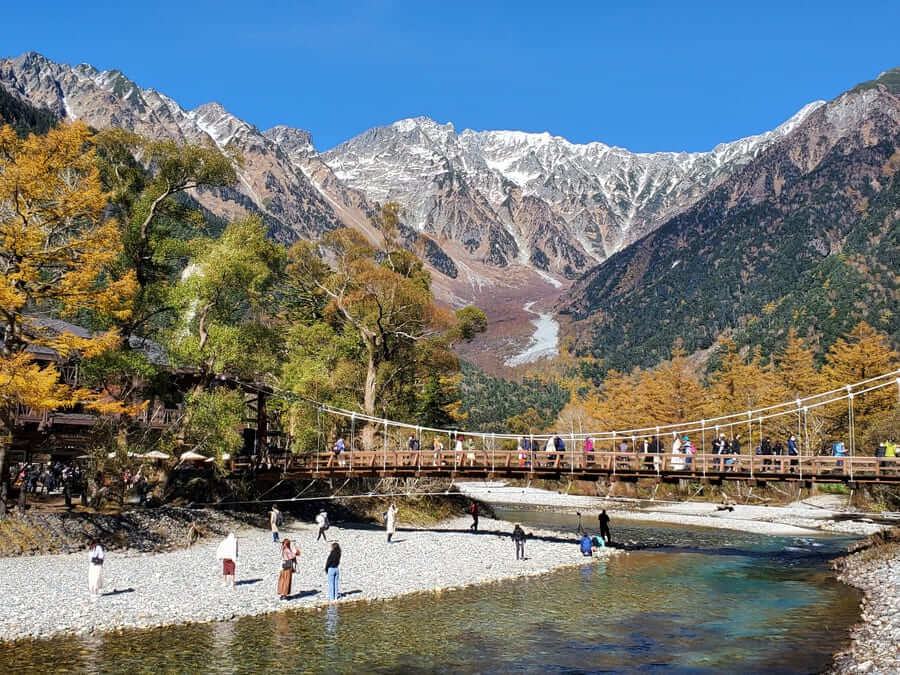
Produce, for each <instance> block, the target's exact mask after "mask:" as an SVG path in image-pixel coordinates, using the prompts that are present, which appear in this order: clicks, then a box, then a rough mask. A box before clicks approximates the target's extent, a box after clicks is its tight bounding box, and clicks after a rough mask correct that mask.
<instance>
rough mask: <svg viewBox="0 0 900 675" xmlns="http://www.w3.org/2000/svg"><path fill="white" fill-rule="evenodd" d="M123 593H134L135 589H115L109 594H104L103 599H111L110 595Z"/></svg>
mask: <svg viewBox="0 0 900 675" xmlns="http://www.w3.org/2000/svg"><path fill="white" fill-rule="evenodd" d="M122 593H134V589H133V588H114V589H113V590H111V591H109V592H108V593H103V597H104V598H106V597H109V596H110V595H122Z"/></svg>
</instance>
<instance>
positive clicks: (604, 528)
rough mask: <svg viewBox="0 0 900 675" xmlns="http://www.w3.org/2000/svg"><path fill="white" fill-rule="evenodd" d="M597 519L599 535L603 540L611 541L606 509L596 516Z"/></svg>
mask: <svg viewBox="0 0 900 675" xmlns="http://www.w3.org/2000/svg"><path fill="white" fill-rule="evenodd" d="M597 520H599V521H600V536H601V537H603V541H605V542H606V543H607V544H609V543H610V542H611V541H612V537H610V534H609V516H608V515H607V514H606V509H603V511H602V512H601V513H600V515H599V516H597Z"/></svg>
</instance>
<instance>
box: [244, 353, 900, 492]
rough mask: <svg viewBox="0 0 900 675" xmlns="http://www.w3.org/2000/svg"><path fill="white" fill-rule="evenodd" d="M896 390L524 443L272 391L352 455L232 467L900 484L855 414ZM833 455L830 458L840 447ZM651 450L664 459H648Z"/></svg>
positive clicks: (848, 391) (287, 472)
mask: <svg viewBox="0 0 900 675" xmlns="http://www.w3.org/2000/svg"><path fill="white" fill-rule="evenodd" d="M892 388H893V389H896V395H897V399H898V401H900V370H895V371H892V372H890V373H885V374H883V375H878V376H876V377H872V378H869V379H867V380H864V381H861V382H857V383H854V384H848V385H845V386H843V387H840V388H838V389H833V390H831V391H827V392H822V393H818V394H814V395H811V396H807V397H804V398H798V399H795V400H793V401H788V402H783V403H779V404H776V405H771V406H766V407H762V408H758V409H751V410H745V411H741V412H738V413H732V414H729V415H723V416H720V417H715V418H712V419H701V420H693V421H690V422H683V423H678V424H663V425H658V426H652V427H643V428H639V429H620V430H614V431H600V432H596V433H584V432H577V433H576V432H575V431H574V430H571V431H570V432H569V433H567V434H546V433H545V434H525V435H522V434H511V433H506V434H496V433H483V432H462V431H458V430H447V429H433V428H428V427H421V426H416V425H412V424H408V423H404V422H398V421H395V420H389V419H385V418H379V417H373V416H368V415H364V414H361V413H359V412H356V411H350V410H345V409H341V408H336V407H333V406H328V405H324V404H320V403H318V402H315V401H310V400H309V399H304V398H302V397H299V396H297V395H296V394H293V393H292V392H287V391H280V390H271V389H270V390H269V392H270V395H273V396H280V397H283V398H285V399H288V400H294V401H301V402H304V403H307V404H310V405H315V406H316V407H317V409H318V410H319V412H320V413H321V415H332V416H336V417H339V418H343V420H344V421H345V422H346V425H345V426H346V427H347V429H348V431H349V450H347V451H344V452H340V453H338V452H334V451H330V452H315V453H309V454H294V453H291V452H283V453H281V454H279V455H275V456H269V457H266V458H263V457H256V458H247V457H241V458H237V459H236V460H235V461H233V462H232V471H233V472H234V473H238V474H245V473H251V474H253V475H255V476H257V477H259V478H260V479H267V478H268V479H279V478H280V479H283V480H294V479H298V480H302V479H329V478H337V479H340V478H388V477H395V478H397V477H414V478H426V477H434V478H449V479H487V480H491V479H495V478H519V479H524V480H533V479H555V480H560V479H566V478H568V479H571V480H586V481H597V480H609V481H636V480H638V479H652V480H656V481H659V482H675V481H679V480H693V481H700V482H709V483H721V482H722V481H734V480H740V481H756V482H757V483H760V484H761V483H765V482H768V481H788V482H804V483H806V484H812V483H847V484H851V485H853V484H857V483H859V484H900V458H898V457H891V456H875V453H874V448H872V449H867V450H865V451H862V450H861V449H860V448H858V447H857V438H856V436H857V433H856V425H855V407H856V406H857V405H859V402H860V401H862V400H865V397H866V396H867V395H872V394H873V392H879V391H881V392H882V394H881V395H882V397H884V396H885V392H888V393H890V392H892ZM826 406H828V408H827V414H828V415H830V416H832V417H833V416H835V415H837V414H841V415H843V416H844V420H845V427H846V434H844V438H845V440H846V444H844V443H843V441H841V442H840V444H839V445H838V447H839V448H840V451H839V452H834V454H824V453H823V450H822V449H821V448H820V449H819V450H818V451H814V449H813V447H812V446H813V444H814V442H813V440H812V436H811V434H810V430H809V421H810V416H811V414H812V413H813V412H814V411H816V410H818V409H823V408H825V407H826ZM363 425H368V426H369V427H370V428H373V429H375V430H377V437H375V444H376V447H375V448H367V449H365V450H360V449H358V448H357V446H358V444H357V438H356V437H357V435H358V433H359V430H360V429H361V427H362V426H363ZM767 426H768V428H769V430H770V431H769V433H770V434H772V435H776V437H777V434H783V435H785V436H787V435H788V434H790V435H794V436H795V438H796V446H797V454H757V453H756V448H757V446H758V445H760V444H761V443H762V440H763V438H764V437H765V436H766V430H765V429H766V427H767ZM896 431H897V430H896V428H894V429H893V431H892V437H891V438H885V439H884V440H885V441H894V440H896ZM776 432H777V434H776ZM722 434H724V435H725V436H726V438H727V439H729V440H732V439H734V438H736V437H738V438H741V440H740V444H741V447H742V449H743V453H742V454H735V453H730V454H729V453H714V452H712V448H713V445H712V442H713V440H714V439H716V438H719V436H720V435H722ZM319 435H320V445H324V446H325V447H328V446H329V445H330V443H328V442H325V441H322V440H321V437H322V435H323V434H322V432H321V429H320V434H319ZM685 436H688V437H689V438H690V439H692V440H693V448H694V452H680V451H677V446H676V451H674V452H673V451H669V450H666V449H665V448H668V447H670V446H669V443H668V440H669V439H670V438H671V439H675V438H678V439H680V438H683V437H685ZM410 440H414V443H411V442H409V441H410ZM445 441H446V445H445ZM560 442H561V443H560ZM623 442H624V443H623ZM826 447H827V451H828V452H829V453H831V452H832V446H831V445H828V446H826ZM601 448H605V449H601ZM648 448H653V449H655V450H657V452H648V451H647V449H648Z"/></svg>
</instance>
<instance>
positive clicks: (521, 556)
mask: <svg viewBox="0 0 900 675" xmlns="http://www.w3.org/2000/svg"><path fill="white" fill-rule="evenodd" d="M512 538H513V541H514V542H515V543H516V560H525V530H523V529H522V526H521V525H519V524H518V523H516V526H515V527H514V528H513V531H512Z"/></svg>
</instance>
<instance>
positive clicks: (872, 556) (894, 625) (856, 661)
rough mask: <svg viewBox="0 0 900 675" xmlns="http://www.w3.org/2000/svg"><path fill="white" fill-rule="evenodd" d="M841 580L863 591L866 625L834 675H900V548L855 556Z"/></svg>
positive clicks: (838, 661)
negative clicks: (845, 674) (880, 674)
mask: <svg viewBox="0 0 900 675" xmlns="http://www.w3.org/2000/svg"><path fill="white" fill-rule="evenodd" d="M838 579H840V580H841V581H843V582H844V583H845V584H850V585H851V586H855V587H857V588H859V589H860V590H862V591H863V592H864V593H865V598H864V599H863V601H862V621H861V622H860V623H858V624H857V625H856V626H854V627H853V629H852V630H851V631H850V636H851V638H852V645H851V647H850V649H848V650H847V651H845V652H842V653H840V654H837V655H835V662H834V667H833V669H832V672H834V673H885V674H886V675H887V674H894V673H900V547H896V546H895V547H893V549H892V550H886V549H882V550H877V549H875V550H867V551H862V552H860V553H854V554H853V555H851V556H850V557H849V558H848V559H847V560H846V561H845V564H844V569H843V571H842V572H841V573H840V574H839V575H838Z"/></svg>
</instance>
